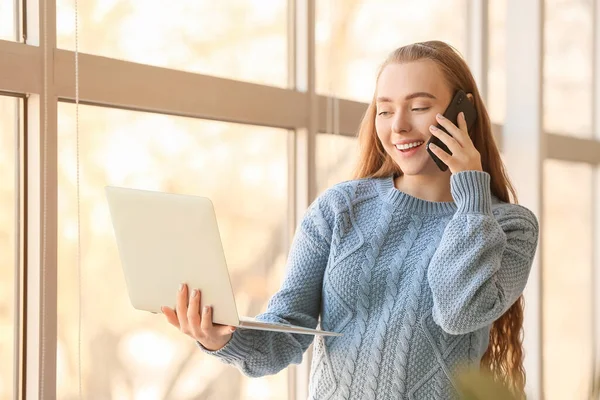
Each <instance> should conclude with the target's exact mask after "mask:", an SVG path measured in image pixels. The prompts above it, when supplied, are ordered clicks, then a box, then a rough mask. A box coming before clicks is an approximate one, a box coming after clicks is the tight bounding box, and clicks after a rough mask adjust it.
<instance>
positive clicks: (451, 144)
mask: <svg viewBox="0 0 600 400" xmlns="http://www.w3.org/2000/svg"><path fill="white" fill-rule="evenodd" d="M429 130H430V131H431V134H432V135H433V136H435V137H437V138H438V139H440V140H441V141H442V143H444V144H445V145H446V146H448V149H449V150H450V152H451V153H452V154H456V153H458V152H459V151H460V150H461V149H462V147H461V145H460V144H458V142H457V141H456V139H454V138H453V137H452V136H450V135H448V134H447V133H446V132H444V131H443V130H441V129H439V128H438V127H436V126H435V125H431V126H430V127H429Z"/></svg>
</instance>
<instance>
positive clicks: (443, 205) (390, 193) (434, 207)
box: [376, 175, 457, 215]
mask: <svg viewBox="0 0 600 400" xmlns="http://www.w3.org/2000/svg"><path fill="white" fill-rule="evenodd" d="M376 182H377V183H376V185H377V189H378V191H379V195H380V196H381V198H382V199H383V200H384V201H386V202H388V203H390V204H392V205H393V206H394V207H395V208H400V209H403V210H406V211H412V212H416V213H419V214H433V215H451V214H454V213H455V212H456V210H457V206H456V203H455V202H453V201H447V202H438V201H428V200H423V199H419V198H417V197H414V196H411V195H409V194H408V193H405V192H402V191H400V190H398V189H396V188H395V187H394V177H393V176H392V175H390V176H388V177H384V178H379V179H376Z"/></svg>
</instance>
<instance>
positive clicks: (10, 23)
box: [0, 0, 17, 40]
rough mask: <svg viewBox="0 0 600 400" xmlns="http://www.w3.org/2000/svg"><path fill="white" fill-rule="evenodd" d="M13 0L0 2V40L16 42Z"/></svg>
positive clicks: (1, 0)
mask: <svg viewBox="0 0 600 400" xmlns="http://www.w3.org/2000/svg"><path fill="white" fill-rule="evenodd" d="M15 15H16V10H15V2H14V0H0V40H16V36H17V35H16V29H15V28H16V27H15Z"/></svg>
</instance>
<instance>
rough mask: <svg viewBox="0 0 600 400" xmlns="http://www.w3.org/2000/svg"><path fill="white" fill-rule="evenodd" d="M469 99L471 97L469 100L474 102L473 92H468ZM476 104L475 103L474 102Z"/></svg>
mask: <svg viewBox="0 0 600 400" xmlns="http://www.w3.org/2000/svg"><path fill="white" fill-rule="evenodd" d="M467 99H469V101H470V102H471V103H473V93H467ZM473 104H474V103H473Z"/></svg>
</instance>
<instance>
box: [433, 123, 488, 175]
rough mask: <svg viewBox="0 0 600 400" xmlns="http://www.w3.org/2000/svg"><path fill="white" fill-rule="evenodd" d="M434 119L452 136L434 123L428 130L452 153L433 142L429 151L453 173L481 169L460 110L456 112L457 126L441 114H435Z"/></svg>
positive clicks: (479, 159)
mask: <svg viewBox="0 0 600 400" xmlns="http://www.w3.org/2000/svg"><path fill="white" fill-rule="evenodd" d="M436 119H437V121H438V122H439V123H440V125H442V126H443V127H444V128H446V130H448V132H450V134H451V135H452V136H450V135H448V134H447V133H446V132H444V131H443V130H441V129H438V128H436V127H435V126H434V125H431V126H430V127H429V130H430V131H431V134H432V135H434V136H436V137H437V138H439V139H440V140H441V141H442V142H443V143H444V144H445V145H446V146H448V149H450V151H451V152H452V155H450V154H448V153H446V152H445V151H444V150H442V149H441V148H439V147H438V146H436V145H435V144H433V143H431V144H430V145H429V148H430V149H431V151H432V152H433V153H434V154H435V155H436V156H438V158H439V159H440V160H442V161H443V162H444V163H445V164H446V165H447V166H448V168H449V169H450V172H452V173H453V174H456V173H457V172H462V171H483V168H482V167H481V154H479V152H478V151H477V149H476V148H475V146H474V145H473V142H472V141H471V138H470V137H469V132H467V122H466V121H465V116H464V114H463V113H462V112H461V113H460V114H458V127H457V126H456V125H454V124H453V123H452V121H450V120H448V119H446V118H444V117H443V116H442V115H441V114H438V115H436Z"/></svg>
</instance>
